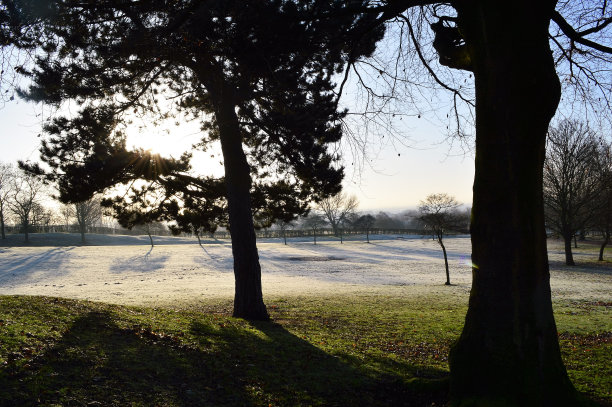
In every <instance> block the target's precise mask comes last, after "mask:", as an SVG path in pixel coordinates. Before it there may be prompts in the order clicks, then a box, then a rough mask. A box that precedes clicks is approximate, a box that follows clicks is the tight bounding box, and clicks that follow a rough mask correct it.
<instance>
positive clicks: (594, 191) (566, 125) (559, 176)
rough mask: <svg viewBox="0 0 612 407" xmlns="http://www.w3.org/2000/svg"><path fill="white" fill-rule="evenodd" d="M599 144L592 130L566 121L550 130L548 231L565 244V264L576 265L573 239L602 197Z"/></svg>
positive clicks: (546, 166)
mask: <svg viewBox="0 0 612 407" xmlns="http://www.w3.org/2000/svg"><path fill="white" fill-rule="evenodd" d="M598 153H599V144H598V142H597V139H596V137H595V134H594V132H593V131H592V130H590V129H589V127H588V126H587V125H585V124H583V123H579V122H576V121H568V120H566V121H563V122H561V123H559V125H557V126H553V127H551V128H550V130H549V132H548V142H547V148H546V159H545V161H544V208H545V211H544V213H545V215H546V223H547V225H548V227H549V228H551V229H552V230H554V231H555V232H557V233H559V234H560V235H561V237H562V238H563V241H564V243H565V264H567V265H568V266H573V265H574V258H573V256H572V239H573V238H574V236H575V235H576V233H578V232H579V231H580V230H584V229H585V227H586V226H588V225H589V224H590V221H591V220H592V219H593V216H594V214H595V210H594V204H595V203H596V197H597V196H598V195H599V194H600V192H601V191H600V187H601V183H600V179H599V178H600V175H601V174H600V171H598V157H597V156H598Z"/></svg>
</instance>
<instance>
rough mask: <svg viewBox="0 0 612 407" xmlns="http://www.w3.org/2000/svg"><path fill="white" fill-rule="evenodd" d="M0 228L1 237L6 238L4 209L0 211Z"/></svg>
mask: <svg viewBox="0 0 612 407" xmlns="http://www.w3.org/2000/svg"><path fill="white" fill-rule="evenodd" d="M0 229H2V239H6V234H5V232H4V211H0Z"/></svg>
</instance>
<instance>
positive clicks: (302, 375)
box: [0, 295, 612, 406]
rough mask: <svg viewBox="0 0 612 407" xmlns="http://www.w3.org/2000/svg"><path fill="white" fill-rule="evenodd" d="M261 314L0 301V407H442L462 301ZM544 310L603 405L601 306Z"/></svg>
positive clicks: (318, 302) (293, 308)
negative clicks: (254, 317)
mask: <svg viewBox="0 0 612 407" xmlns="http://www.w3.org/2000/svg"><path fill="white" fill-rule="evenodd" d="M434 297H435V298H434ZM267 304H268V307H269V311H270V313H271V315H272V318H273V322H271V323H249V322H246V321H243V320H239V319H234V318H231V317H230V316H229V311H230V309H231V304H230V303H229V302H216V303H208V304H200V305H197V306H195V305H194V306H190V307H185V308H182V309H178V308H177V309H169V308H163V309H153V308H139V307H124V306H116V305H108V304H101V303H91V302H84V301H74V300H65V299H54V298H46V297H12V296H0V405H6V406H28V405H32V406H33V405H43V406H54V405H57V406H60V405H61V406H72V405H74V406H83V405H86V406H107V405H113V406H150V405H156V406H190V405H194V406H202V405H206V406H242V405H245V406H311V405H313V406H349V405H364V406H398V405H410V406H412V405H414V406H421V405H423V406H424V405H427V406H431V405H437V406H440V405H444V404H445V402H446V400H447V394H446V387H447V381H446V380H447V377H448V360H447V355H448V350H449V347H450V344H451V343H452V341H453V340H455V339H456V338H457V336H458V335H459V333H460V331H461V327H462V324H463V318H464V315H465V311H466V306H465V304H464V301H458V300H457V298H456V297H445V296H442V295H434V296H431V295H430V296H421V297H410V298H407V297H402V298H399V297H392V296H374V295H364V296H348V295H345V296H336V297H325V298H315V297H287V298H273V299H268V301H267ZM555 305H556V309H557V310H558V311H557V322H558V327H559V331H560V343H561V347H562V353H563V357H564V360H565V363H566V365H567V367H568V371H569V374H570V377H571V378H572V380H573V382H574V384H575V385H576V387H577V388H578V389H579V390H580V391H583V392H586V394H587V395H589V396H590V397H593V398H594V399H596V400H599V401H602V402H604V403H610V402H612V395H611V394H610V389H611V388H612V379H611V378H612V371H611V368H610V365H611V364H610V355H611V353H612V352H611V351H612V321H611V319H610V317H609V310H610V306H611V304H602V303H587V302H583V303H558V304H555ZM432 403H435V404H432Z"/></svg>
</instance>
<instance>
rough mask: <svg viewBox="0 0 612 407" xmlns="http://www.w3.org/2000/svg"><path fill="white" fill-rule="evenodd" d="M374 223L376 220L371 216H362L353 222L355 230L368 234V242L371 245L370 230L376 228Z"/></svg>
mask: <svg viewBox="0 0 612 407" xmlns="http://www.w3.org/2000/svg"><path fill="white" fill-rule="evenodd" d="M374 222H376V218H375V217H374V216H372V215H370V214H367V215H361V216H360V217H358V218H357V219H355V221H354V222H353V227H354V228H355V229H363V230H365V232H366V242H368V243H370V230H371V229H372V226H374Z"/></svg>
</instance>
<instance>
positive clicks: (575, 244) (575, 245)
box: [574, 233, 578, 249]
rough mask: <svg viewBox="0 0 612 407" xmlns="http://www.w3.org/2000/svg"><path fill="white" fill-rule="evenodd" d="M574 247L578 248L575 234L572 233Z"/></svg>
mask: <svg viewBox="0 0 612 407" xmlns="http://www.w3.org/2000/svg"><path fill="white" fill-rule="evenodd" d="M574 248H575V249H577V248H578V240H576V234H575V233H574Z"/></svg>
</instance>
